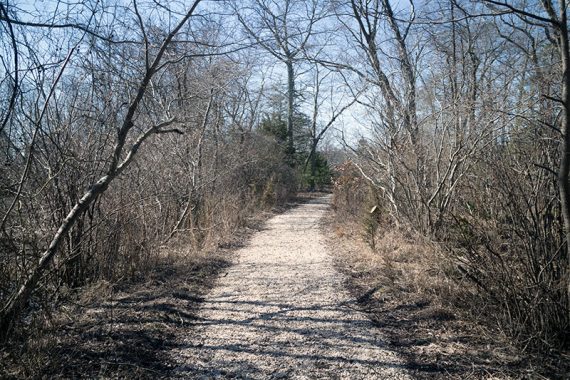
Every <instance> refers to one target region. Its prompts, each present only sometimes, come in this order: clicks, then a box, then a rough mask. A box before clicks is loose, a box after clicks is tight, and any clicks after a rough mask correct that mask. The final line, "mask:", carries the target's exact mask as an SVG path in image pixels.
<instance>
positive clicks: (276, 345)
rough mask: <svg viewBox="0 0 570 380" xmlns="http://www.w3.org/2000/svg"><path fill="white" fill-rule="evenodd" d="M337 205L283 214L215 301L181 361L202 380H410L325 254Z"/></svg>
mask: <svg viewBox="0 0 570 380" xmlns="http://www.w3.org/2000/svg"><path fill="white" fill-rule="evenodd" d="M328 202H329V199H328V198H327V197H325V198H319V199H315V200H312V201H311V202H309V203H307V204H303V205H300V206H298V207H295V208H293V209H291V210H289V211H287V212H286V213H284V214H281V215H278V216H275V217H274V218H272V219H270V220H269V221H268V222H267V224H266V225H265V229H264V230H263V231H260V232H258V233H257V234H255V235H254V237H253V238H252V240H251V242H250V244H248V245H247V246H246V247H244V248H241V249H240V250H239V251H238V254H239V262H238V263H237V264H236V265H234V266H232V267H231V268H230V269H229V271H228V273H227V275H225V276H223V277H221V278H220V280H219V282H218V284H217V286H216V287H215V288H214V289H213V290H212V292H211V293H210V294H209V295H208V296H207V298H206V301H205V302H204V304H203V307H202V309H201V311H200V313H199V315H198V318H199V319H198V322H197V325H196V326H195V329H193V333H192V335H191V336H188V337H187V338H186V340H185V342H183V344H182V345H181V347H180V348H178V349H177V350H176V351H175V352H174V353H173V354H174V356H175V359H176V361H177V362H178V363H179V367H178V368H177V369H176V370H175V371H174V373H175V376H179V377H181V378H197V379H210V378H217V379H225V378H238V379H317V378H318V379H407V378H409V377H408V375H406V371H405V363H404V362H403V361H402V360H401V359H400V358H398V356H397V355H396V354H395V353H393V352H391V351H389V350H388V349H387V348H386V347H385V345H384V343H383V338H382V336H381V335H380V331H379V329H378V328H375V327H373V326H372V324H371V322H370V321H369V320H368V319H367V318H366V316H365V315H363V314H362V313H360V312H359V311H357V310H356V305H355V301H354V300H352V299H351V298H350V296H349V295H348V293H347V292H346V291H345V290H344V288H343V280H342V277H341V275H340V274H339V273H338V272H336V271H335V270H334V268H333V263H332V258H331V257H330V256H329V255H328V254H327V251H326V248H325V238H324V237H323V235H322V234H321V232H320V228H319V221H320V219H321V218H322V217H323V215H324V214H325V212H326V210H327V208H328V207H329V206H328Z"/></svg>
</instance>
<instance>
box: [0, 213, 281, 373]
mask: <svg viewBox="0 0 570 380" xmlns="http://www.w3.org/2000/svg"><path fill="white" fill-rule="evenodd" d="M271 215H273V214H272V213H268V212H265V213H258V214H256V215H255V216H254V217H250V218H248V219H247V221H246V223H245V226H242V227H241V228H239V229H237V230H236V231H235V233H234V234H233V235H232V236H231V237H229V238H226V239H224V240H220V241H218V243H217V244H216V245H211V244H210V245H209V246H208V248H207V249H204V250H201V251H195V250H192V249H190V248H189V247H190V246H191V245H190V244H189V242H186V243H185V242H184V241H183V240H179V239H177V240H176V241H173V242H172V244H170V245H169V246H168V247H163V249H162V250H161V252H160V253H159V254H157V255H156V256H155V257H153V259H152V260H149V261H148V262H147V263H146V265H145V267H146V268H145V271H144V272H141V273H142V274H141V275H140V276H138V278H137V279H135V280H132V279H129V280H120V281H116V282H114V283H109V282H105V281H100V282H98V283H96V284H94V285H92V286H89V287H85V288H83V289H81V291H78V292H75V293H73V294H69V295H68V298H67V300H66V301H65V302H64V303H63V304H62V305H61V306H60V307H58V308H57V310H56V311H54V312H53V313H52V315H51V316H50V317H49V319H41V320H39V319H36V320H34V322H33V323H29V324H28V325H26V326H25V327H24V329H23V330H22V331H21V332H20V334H19V335H18V336H14V338H13V339H12V340H11V341H10V342H8V344H6V345H5V346H4V347H2V349H0V378H6V379H24V378H78V377H85V378H149V379H151V378H152V379H154V378H158V377H165V376H168V374H169V371H170V369H171V368H172V366H173V365H174V364H173V363H171V359H169V357H168V355H167V353H168V352H169V351H170V350H171V349H172V348H174V347H176V345H177V344H179V342H181V340H182V338H183V337H185V336H186V335H187V334H188V331H189V329H191V328H192V325H193V323H194V321H195V318H196V317H195V312H196V311H197V310H198V308H199V306H200V303H201V302H202V300H203V296H204V295H205V293H206V292H208V291H209V289H211V288H212V286H213V285H214V284H215V281H216V278H217V277H218V276H219V275H223V271H224V269H225V268H227V267H228V266H229V265H231V264H232V262H233V260H234V258H235V257H234V256H235V255H234V252H235V251H236V249H237V248H239V247H242V246H243V245H244V244H245V242H246V240H247V239H249V237H250V236H251V235H252V234H253V233H254V232H256V231H258V230H259V229H260V228H261V225H262V223H263V221H264V220H265V219H267V218H268V217H269V216H271Z"/></svg>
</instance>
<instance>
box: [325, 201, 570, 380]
mask: <svg viewBox="0 0 570 380" xmlns="http://www.w3.org/2000/svg"><path fill="white" fill-rule="evenodd" d="M323 228H324V229H325V230H326V233H327V237H328V239H329V247H330V249H331V251H332V253H333V254H334V255H335V258H336V260H335V261H336V265H337V267H338V269H339V270H340V271H341V272H343V273H344V274H345V276H346V277H345V278H346V283H347V286H348V288H349V290H350V291H351V292H352V293H353V295H354V296H355V297H356V298H357V299H358V301H359V303H360V305H361V307H362V309H363V310H364V311H365V312H366V313H368V314H369V316H370V318H371V319H372V320H373V321H374V322H375V324H376V325H377V326H378V327H379V328H381V329H382V331H383V333H384V334H385V335H386V337H387V339H388V342H389V344H390V346H391V347H392V348H393V349H394V350H395V351H397V352H398V353H400V354H401V355H402V356H403V357H404V358H406V360H407V361H408V364H409V368H410V369H411V371H412V372H413V375H415V376H416V377H417V378H419V379H423V378H442V379H443V378H445V379H448V378H449V379H491V378H492V379H497V378H498V379H511V378H514V379H542V378H565V376H568V372H565V370H564V368H562V366H561V361H560V359H561V358H557V359H555V358H549V359H548V360H544V358H540V359H539V358H532V357H531V355H528V354H522V353H521V351H520V349H517V348H515V347H514V346H512V345H511V344H510V343H509V339H508V338H507V336H506V335H505V334H503V332H502V331H500V330H499V329H498V328H497V327H496V326H492V325H490V324H489V323H486V322H488V321H485V316H484V315H478V314H477V312H476V311H475V312H474V311H473V310H476V309H477V308H474V307H473V306H474V305H473V302H477V301H473V300H472V299H471V295H472V294H476V289H471V288H470V287H469V285H468V284H465V283H461V282H458V281H453V271H454V269H453V265H452V264H451V263H449V264H448V263H446V255H444V253H443V252H442V251H441V248H439V247H438V246H437V245H436V244H433V243H431V242H429V241H427V240H426V239H425V238H422V237H421V236H418V235H417V234H414V233H412V232H410V231H407V230H405V229H404V228H402V227H396V226H390V227H386V226H379V227H378V231H377V232H376V237H375V239H374V249H373V248H372V247H371V245H370V243H369V242H367V241H365V240H366V239H367V238H368V237H367V236H365V234H364V235H363V234H362V233H361V231H363V227H362V225H361V224H359V223H357V222H354V221H352V222H351V221H350V220H347V218H342V220H341V219H338V218H335V216H334V212H333V213H331V215H329V217H328V218H327V222H326V223H325V224H324V226H323ZM382 229H384V230H382ZM483 309H484V308H483V307H481V310H483Z"/></svg>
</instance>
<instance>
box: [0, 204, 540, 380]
mask: <svg viewBox="0 0 570 380" xmlns="http://www.w3.org/2000/svg"><path fill="white" fill-rule="evenodd" d="M328 203H329V198H328V197H321V198H315V199H310V200H309V201H308V202H305V203H302V204H300V205H298V206H296V207H292V208H290V209H289V210H287V211H285V212H283V213H281V214H279V215H276V216H273V217H272V218H271V219H269V220H267V221H265V222H263V221H262V220H257V221H252V222H251V223H250V226H249V227H248V228H247V229H246V230H244V231H242V234H241V235H240V238H238V239H236V240H235V241H232V242H228V243H227V244H222V245H220V247H219V249H218V250H216V251H215V252H209V253H208V254H204V255H202V256H196V257H193V258H192V259H190V260H187V261H184V260H178V261H167V262H164V263H159V264H157V268H156V269H155V271H154V272H153V273H154V274H153V276H152V279H151V280H149V281H147V282H146V283H144V284H141V283H139V284H133V285H130V286H123V287H112V286H109V289H108V291H107V296H106V297H101V295H100V294H99V296H98V298H97V300H89V299H87V298H84V299H82V300H78V301H77V302H76V303H75V304H74V305H72V306H69V307H68V308H67V309H66V311H64V312H63V313H60V314H58V315H57V316H55V317H54V321H53V322H52V324H53V327H52V329H51V331H50V332H48V333H47V334H45V337H44V338H43V339H41V340H36V341H35V343H34V345H33V346H31V345H29V346H24V347H22V348H21V349H19V350H18V349H16V348H14V347H12V348H11V349H9V350H4V351H3V352H0V377H2V378H4V377H5V378H27V377H36V378H78V377H82V378H192V379H229V378H233V379H271V378H273V379H408V378H410V379H411V378H440V379H447V378H477V379H479V378H488V379H490V378H501V379H503V378H537V377H535V376H534V375H535V374H529V373H526V372H524V370H523V369H522V368H523V367H524V366H521V361H522V360H523V359H522V358H521V357H519V356H517V355H515V353H513V350H512V349H511V348H508V347H507V348H504V347H503V343H501V342H494V341H493V339H490V338H484V337H481V336H480V335H479V330H476V329H470V327H469V325H468V324H464V323H459V322H458V321H457V319H456V318H455V317H453V316H450V315H449V314H446V313H437V312H436V311H434V310H432V309H430V308H429V307H430V305H429V302H427V301H425V302H423V303H422V302H419V301H413V302H410V299H409V298H406V300H405V301H402V302H398V301H397V300H392V301H391V302H388V303H386V302H382V300H381V299H380V298H378V297H377V295H376V294H368V290H369V289H370V286H371V284H370V283H369V282H367V281H366V276H365V275H362V273H360V274H359V272H358V271H356V270H354V265H356V263H357V261H354V260H358V258H359V256H357V255H354V254H351V252H352V253H354V250H359V249H360V248H359V247H358V246H355V245H350V244H349V243H348V242H347V241H342V239H338V237H335V236H334V234H333V233H332V232H331V229H330V228H329V226H327V224H326V221H327V218H326V215H327V213H328V212H329V205H328ZM350 257H352V261H351V260H349V258H350ZM335 258H336V260H335ZM99 293H100V292H99ZM426 302H427V303H426ZM466 326H467V327H466Z"/></svg>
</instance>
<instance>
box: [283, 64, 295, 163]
mask: <svg viewBox="0 0 570 380" xmlns="http://www.w3.org/2000/svg"><path fill="white" fill-rule="evenodd" d="M285 63H286V65H287V151H286V154H287V161H288V163H289V165H290V166H291V167H293V166H295V145H294V143H293V113H294V102H295V72H294V70H293V61H292V60H291V59H288V60H287V61H286V62H285Z"/></svg>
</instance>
